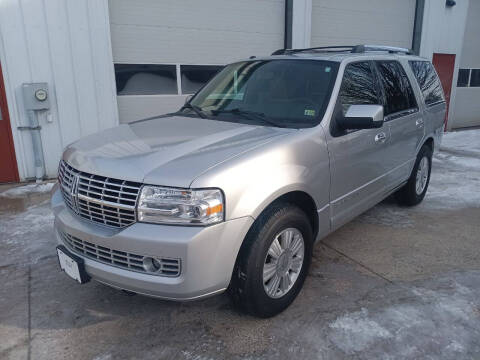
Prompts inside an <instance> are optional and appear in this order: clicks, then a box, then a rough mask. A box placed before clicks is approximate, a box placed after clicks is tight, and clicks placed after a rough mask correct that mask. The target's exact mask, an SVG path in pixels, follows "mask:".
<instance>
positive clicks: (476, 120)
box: [450, 0, 480, 128]
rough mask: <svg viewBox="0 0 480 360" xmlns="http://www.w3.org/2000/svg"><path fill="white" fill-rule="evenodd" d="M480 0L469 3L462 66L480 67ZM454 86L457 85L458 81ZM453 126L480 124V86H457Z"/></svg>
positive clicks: (461, 55)
mask: <svg viewBox="0 0 480 360" xmlns="http://www.w3.org/2000/svg"><path fill="white" fill-rule="evenodd" d="M479 19H480V1H478V0H473V1H470V2H469V5H468V15H467V22H466V25H465V35H464V37H463V46H462V52H461V54H460V66H459V67H460V68H465V69H480V21H479ZM453 86H456V82H455V84H454V85H453ZM450 121H451V127H452V128H462V127H470V126H480V87H465V88H457V89H456V95H455V103H454V106H453V109H452V118H451V120H450Z"/></svg>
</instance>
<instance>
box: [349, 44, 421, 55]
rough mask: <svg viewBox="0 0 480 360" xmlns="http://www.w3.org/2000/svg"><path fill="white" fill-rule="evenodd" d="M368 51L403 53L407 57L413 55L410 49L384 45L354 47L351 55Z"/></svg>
mask: <svg viewBox="0 0 480 360" xmlns="http://www.w3.org/2000/svg"><path fill="white" fill-rule="evenodd" d="M368 51H387V52H389V53H390V54H398V53H403V54H407V55H411V54H413V53H412V51H411V50H410V49H406V48H401V47H395V46H385V45H356V46H354V48H353V50H352V53H364V52H368Z"/></svg>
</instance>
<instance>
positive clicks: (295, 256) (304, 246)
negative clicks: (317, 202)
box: [229, 204, 313, 317]
mask: <svg viewBox="0 0 480 360" xmlns="http://www.w3.org/2000/svg"><path fill="white" fill-rule="evenodd" d="M312 244H313V235H312V228H311V225H310V222H309V220H308V217H307V215H306V214H305V213H304V212H303V211H302V210H301V209H299V208H298V207H296V206H294V205H291V204H278V205H274V206H272V207H271V208H269V209H267V210H266V211H265V212H264V213H263V214H262V215H261V216H260V217H259V218H258V219H257V220H256V221H255V223H254V225H253V227H252V229H251V230H250V231H249V233H248V235H247V237H246V238H245V242H244V244H243V245H242V249H241V250H240V253H239V255H238V258H237V262H236V264H235V270H234V273H233V276H232V281H231V284H230V288H229V292H230V295H231V296H232V299H233V301H234V303H235V304H236V305H237V306H238V307H240V308H241V309H242V310H244V311H246V312H248V313H250V314H252V315H256V316H259V317H270V316H274V315H276V314H278V313H280V312H281V311H283V310H284V309H285V308H287V307H288V306H289V305H290V304H291V303H292V301H293V300H294V299H295V298H296V296H297V295H298V293H299V292H300V290H301V288H302V286H303V282H304V281H305V278H306V276H307V273H308V268H309V266H310V262H311V257H312Z"/></svg>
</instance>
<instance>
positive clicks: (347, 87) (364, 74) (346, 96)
mask: <svg viewBox="0 0 480 360" xmlns="http://www.w3.org/2000/svg"><path fill="white" fill-rule="evenodd" d="M339 96H340V101H341V104H342V110H343V114H344V115H345V113H346V112H347V110H348V108H349V107H350V105H362V104H371V105H376V104H377V105H378V104H380V101H379V99H378V95H377V92H376V89H375V79H374V77H373V72H372V68H371V67H370V63H369V62H366V61H364V62H358V63H352V64H348V65H347V66H346V67H345V72H344V74H343V80H342V87H341V88H340V95H339Z"/></svg>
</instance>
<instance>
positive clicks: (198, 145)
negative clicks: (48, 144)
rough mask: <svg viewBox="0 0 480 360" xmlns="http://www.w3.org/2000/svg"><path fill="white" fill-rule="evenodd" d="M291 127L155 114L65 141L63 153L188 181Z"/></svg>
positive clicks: (145, 176) (137, 174)
mask: <svg viewBox="0 0 480 360" xmlns="http://www.w3.org/2000/svg"><path fill="white" fill-rule="evenodd" d="M292 131H295V130H293V129H282V128H274V127H263V126H254V125H245V124H238V123H230V122H223V121H215V120H208V119H199V118H191V117H185V116H171V117H160V118H154V119H148V120H141V121H137V122H134V123H131V124H125V125H120V126H117V127H114V128H111V129H107V130H103V131H101V132H99V133H96V134H94V135H90V136H87V137H85V138H82V139H80V140H79V141H77V142H75V143H73V144H71V145H70V146H68V147H67V149H66V150H65V153H64V155H63V159H64V160H65V161H67V162H68V163H69V164H70V165H71V166H73V167H74V168H76V169H78V170H81V171H84V172H88V173H92V174H96V175H102V176H106V177H112V178H116V179H123V180H129V181H135V182H144V183H146V184H155V185H165V186H177V187H189V186H190V184H191V182H192V181H193V180H194V179H195V178H196V177H198V176H199V175H200V174H202V173H204V172H205V171H207V170H208V169H210V168H211V167H213V166H215V165H217V164H219V163H222V162H224V161H226V160H228V159H230V158H232V157H234V156H236V155H238V154H240V153H243V152H245V151H248V150H249V149H252V148H255V147H257V146H260V145H262V144H264V143H267V142H269V141H271V140H272V139H274V138H276V137H279V136H282V135H285V134H288V133H291V132H292Z"/></svg>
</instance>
